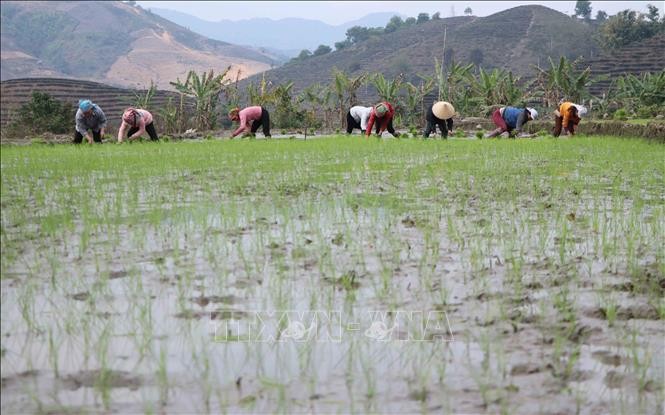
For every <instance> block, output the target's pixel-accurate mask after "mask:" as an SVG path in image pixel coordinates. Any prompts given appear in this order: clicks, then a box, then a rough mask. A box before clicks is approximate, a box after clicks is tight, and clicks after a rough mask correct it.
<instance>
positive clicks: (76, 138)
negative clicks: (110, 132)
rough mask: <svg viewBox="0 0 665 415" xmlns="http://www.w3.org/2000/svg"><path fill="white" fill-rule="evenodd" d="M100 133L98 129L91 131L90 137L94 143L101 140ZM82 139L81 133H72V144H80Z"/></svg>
mask: <svg viewBox="0 0 665 415" xmlns="http://www.w3.org/2000/svg"><path fill="white" fill-rule="evenodd" d="M100 133H101V131H100V130H97V131H94V130H93V131H92V139H93V140H95V143H101V142H102V135H101V134H100ZM82 141H83V135H82V134H81V133H79V132H78V131H77V132H76V133H75V134H74V144H81V142H82Z"/></svg>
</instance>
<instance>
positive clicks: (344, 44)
mask: <svg viewBox="0 0 665 415" xmlns="http://www.w3.org/2000/svg"><path fill="white" fill-rule="evenodd" d="M347 46H351V41H350V40H349V39H346V40H343V41H341V42H335V50H342V49H344V48H345V47H347Z"/></svg>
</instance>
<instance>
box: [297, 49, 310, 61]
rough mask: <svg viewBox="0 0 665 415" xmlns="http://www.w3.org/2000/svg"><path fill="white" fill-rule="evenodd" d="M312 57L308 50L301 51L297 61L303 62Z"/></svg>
mask: <svg viewBox="0 0 665 415" xmlns="http://www.w3.org/2000/svg"><path fill="white" fill-rule="evenodd" d="M310 56H312V52H310V51H309V50H307V49H303V50H301V51H300V54H298V56H297V57H296V59H297V60H300V61H301V60H304V59H307V58H309V57H310Z"/></svg>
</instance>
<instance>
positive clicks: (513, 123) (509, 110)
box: [503, 107, 524, 129]
mask: <svg viewBox="0 0 665 415" xmlns="http://www.w3.org/2000/svg"><path fill="white" fill-rule="evenodd" d="M523 112H524V110H523V109H520V108H515V107H506V109H504V110H503V120H504V121H505V122H506V125H507V126H508V127H510V128H513V129H514V128H516V127H517V126H518V125H517V121H518V118H519V116H520V115H522V113H523ZM520 127H521V125H520Z"/></svg>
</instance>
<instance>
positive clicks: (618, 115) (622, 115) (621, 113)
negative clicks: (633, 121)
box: [614, 108, 628, 121]
mask: <svg viewBox="0 0 665 415" xmlns="http://www.w3.org/2000/svg"><path fill="white" fill-rule="evenodd" d="M614 119H615V120H619V121H626V120H627V119H628V112H627V111H626V109H625V108H619V109H618V110H616V112H615V113H614Z"/></svg>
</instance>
